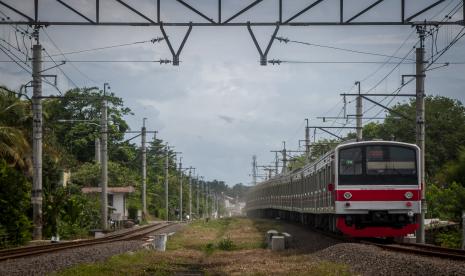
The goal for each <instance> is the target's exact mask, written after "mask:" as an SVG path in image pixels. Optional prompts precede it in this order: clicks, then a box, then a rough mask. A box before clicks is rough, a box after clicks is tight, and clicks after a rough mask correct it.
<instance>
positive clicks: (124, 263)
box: [57, 218, 352, 276]
mask: <svg viewBox="0 0 465 276" xmlns="http://www.w3.org/2000/svg"><path fill="white" fill-rule="evenodd" d="M271 228H273V229H278V230H279V229H280V227H279V225H277V224H275V223H274V222H272V221H269V220H251V219H247V218H225V219H218V220H210V221H208V222H206V221H204V220H200V221H195V222H193V223H191V224H189V225H187V226H186V227H184V228H183V229H182V230H181V231H179V232H177V233H176V234H174V235H173V236H172V237H170V238H169V240H168V245H167V251H166V252H156V251H149V250H140V251H137V252H131V253H126V254H122V255H118V256H114V257H112V258H110V259H109V260H107V261H106V262H102V263H96V264H86V265H79V266H76V267H72V268H70V269H67V270H64V271H61V272H59V273H57V275H62V276H63V275H177V274H178V275H183V274H189V273H197V274H199V273H201V274H204V275H352V274H351V272H350V271H349V269H348V267H347V266H346V265H342V264H338V263H333V262H328V261H322V260H319V259H317V258H314V257H313V256H312V255H306V254H294V253H295V252H294V253H293V251H292V250H291V251H283V252H273V251H271V250H269V249H265V244H264V236H265V235H264V234H265V232H266V231H267V230H269V229H271Z"/></svg>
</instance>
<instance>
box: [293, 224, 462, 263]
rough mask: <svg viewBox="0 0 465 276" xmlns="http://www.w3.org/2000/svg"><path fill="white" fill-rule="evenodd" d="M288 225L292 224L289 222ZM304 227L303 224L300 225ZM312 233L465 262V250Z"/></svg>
mask: <svg viewBox="0 0 465 276" xmlns="http://www.w3.org/2000/svg"><path fill="white" fill-rule="evenodd" d="M288 223H292V222H290V221H288ZM299 225H302V224H299ZM307 229H309V230H310V231H313V232H316V233H319V234H321V235H324V236H326V237H329V238H332V239H335V240H339V241H342V242H351V243H360V244H366V245H373V246H377V247H380V248H382V249H385V250H389V251H395V252H402V253H407V254H414V255H423V256H428V257H437V258H442V259H449V260H460V261H465V250H463V249H455V248H446V247H440V246H436V245H431V244H417V243H405V242H397V241H389V240H386V239H382V238H369V239H364V238H353V237H347V236H342V235H338V234H336V233H332V232H328V231H323V230H321V229H316V228H314V227H310V228H307Z"/></svg>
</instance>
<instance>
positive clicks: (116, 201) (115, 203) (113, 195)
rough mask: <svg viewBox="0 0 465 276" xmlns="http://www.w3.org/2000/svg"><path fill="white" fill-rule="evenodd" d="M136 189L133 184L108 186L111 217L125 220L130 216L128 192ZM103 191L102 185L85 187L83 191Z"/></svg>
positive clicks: (89, 192) (88, 192)
mask: <svg viewBox="0 0 465 276" xmlns="http://www.w3.org/2000/svg"><path fill="white" fill-rule="evenodd" d="M134 191H135V189H134V187H133V186H127V187H108V189H107V192H108V209H110V212H109V214H110V218H111V219H112V220H115V221H120V220H125V219H127V218H128V209H127V194H129V193H133V192H134ZM101 192H102V188H100V187H84V188H82V193H84V194H91V193H98V194H100V193H101Z"/></svg>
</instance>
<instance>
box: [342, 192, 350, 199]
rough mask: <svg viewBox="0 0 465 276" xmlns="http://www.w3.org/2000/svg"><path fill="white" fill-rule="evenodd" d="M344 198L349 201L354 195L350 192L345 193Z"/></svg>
mask: <svg viewBox="0 0 465 276" xmlns="http://www.w3.org/2000/svg"><path fill="white" fill-rule="evenodd" d="M344 198H345V199H347V200H349V199H351V198H352V194H351V193H349V192H345V193H344Z"/></svg>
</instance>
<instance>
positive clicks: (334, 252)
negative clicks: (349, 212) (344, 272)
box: [282, 222, 465, 276]
mask: <svg viewBox="0 0 465 276" xmlns="http://www.w3.org/2000/svg"><path fill="white" fill-rule="evenodd" d="M282 227H283V230H284V231H286V232H289V233H290V234H292V235H293V236H294V243H293V245H294V249H293V250H291V251H290V252H289V253H290V254H306V255H307V254H309V256H314V257H316V258H318V259H320V260H328V261H332V262H336V263H341V264H346V265H348V266H349V267H350V269H351V270H352V271H353V272H354V273H355V274H361V275H396V276H398V275H465V262H464V261H457V260H448V259H441V258H437V257H427V256H419V255H414V254H406V253H401V252H394V251H389V250H384V249H382V248H380V247H377V246H374V245H366V244H360V243H348V242H343V241H341V240H337V239H333V238H330V237H327V236H324V235H322V234H320V233H318V232H314V231H312V230H311V229H309V228H308V227H305V226H303V225H298V224H290V223H286V222H283V223H282ZM293 251H294V252H293Z"/></svg>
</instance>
